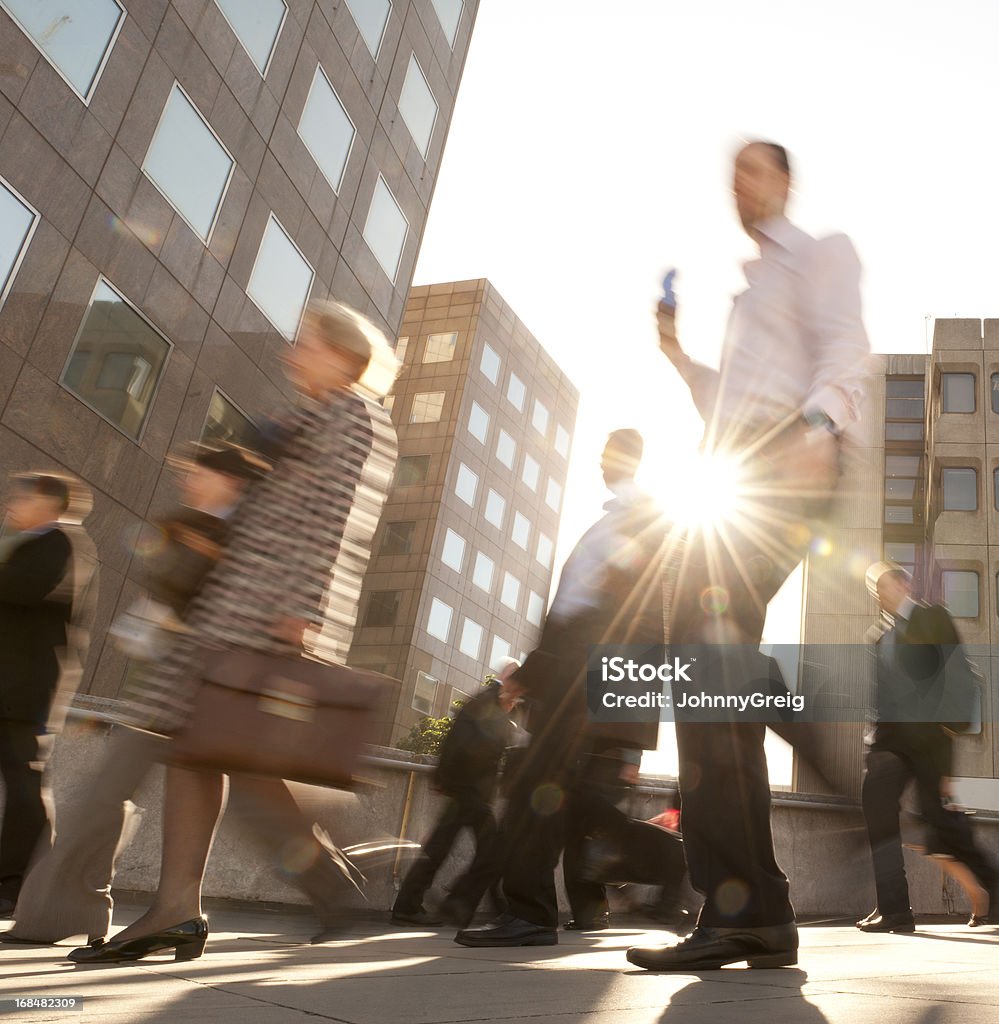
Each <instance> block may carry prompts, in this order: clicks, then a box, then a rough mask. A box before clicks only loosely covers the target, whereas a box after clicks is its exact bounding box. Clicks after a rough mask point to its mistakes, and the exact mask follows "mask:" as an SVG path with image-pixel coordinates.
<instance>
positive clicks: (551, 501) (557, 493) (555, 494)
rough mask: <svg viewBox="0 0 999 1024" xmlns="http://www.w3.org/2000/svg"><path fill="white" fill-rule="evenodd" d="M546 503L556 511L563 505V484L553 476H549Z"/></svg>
mask: <svg viewBox="0 0 999 1024" xmlns="http://www.w3.org/2000/svg"><path fill="white" fill-rule="evenodd" d="M545 504H546V505H547V506H548V507H549V508H550V509H552V511H554V512H557V511H558V510H559V508H560V507H561V505H562V485H561V484H560V483H559V482H558V481H557V480H555V479H554V478H552V477H549V478H548V486H547V487H546V488H545Z"/></svg>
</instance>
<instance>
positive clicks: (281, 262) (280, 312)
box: [246, 213, 316, 342]
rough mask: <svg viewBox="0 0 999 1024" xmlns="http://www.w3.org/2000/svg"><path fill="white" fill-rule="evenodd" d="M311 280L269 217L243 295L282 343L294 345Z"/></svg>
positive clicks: (288, 239) (307, 269)
mask: <svg viewBox="0 0 999 1024" xmlns="http://www.w3.org/2000/svg"><path fill="white" fill-rule="evenodd" d="M315 276H316V275H315V271H313V269H312V265H311V264H310V263H309V261H308V260H307V259H306V258H305V257H304V256H303V255H302V254H301V252H300V251H299V249H298V246H297V245H295V243H294V242H293V241H292V240H291V237H290V236H289V234H288V232H287V231H285V229H284V228H283V227H282V226H281V223H280V221H279V220H278V219H277V217H275V216H274V214H273V213H272V214H271V215H270V216H269V217H268V218H267V226H266V227H265V228H264V236H263V238H261V239H260V248H259V249H258V250H257V258H256V260H255V261H254V263H253V271H252V272H251V274H250V283H249V284H248V285H247V286H246V294H247V295H249V297H250V298H251V299H252V300H253V304H254V305H255V306H256V307H257V309H259V310H260V312H261V313H263V314H264V316H265V317H267V319H268V320H270V322H271V323H272V324H273V325H274V326H275V327H276V328H277V329H278V331H280V333H281V335H282V337H284V338H285V340H286V341H291V342H294V340H295V337H296V336H297V334H298V326H299V324H300V323H301V322H302V314H303V313H304V312H305V306H306V303H307V302H308V301H309V293H310V292H311V291H312V282H313V279H314V278H315Z"/></svg>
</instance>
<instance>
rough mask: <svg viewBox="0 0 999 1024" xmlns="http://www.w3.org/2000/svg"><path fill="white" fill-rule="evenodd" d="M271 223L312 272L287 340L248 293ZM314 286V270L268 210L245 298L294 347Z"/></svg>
mask: <svg viewBox="0 0 999 1024" xmlns="http://www.w3.org/2000/svg"><path fill="white" fill-rule="evenodd" d="M271 221H273V222H274V223H275V224H276V225H277V227H278V230H279V231H280V232H281V233H282V234H283V235H284V236H285V238H287V239H288V241H289V242H291V245H292V248H293V249H294V250H295V251H296V252H297V253H298V255H299V256H301V257H302V261H303V262H304V263H305V265H306V266H307V267H308V268H309V270H310V271H312V277H311V279H310V280H309V288H308V291H306V293H305V301H304V302H303V303H302V309H301V312H300V313H299V314H298V324H297V326H296V327H295V336H294V337H293V338H289V337H288V335H286V334H285V333H284V331H283V330H282V329H281V328H280V327H278V325H277V324H276V323H274V321H273V320H272V319H271V318H270V316H269V314H268V313H267V312H266V311H265V310H264V309H263V307H262V306H261V305H260V303H259V302H257V300H256V299H255V298H254V297H253V295H252V294H251V293H250V285H251V283H252V282H253V274H254V272H255V271H256V269H257V260H258V259H259V258H260V250H261V249H262V248H263V246H264V239H265V238H266V237H267V229H268V227H270V224H271ZM315 284H316V268H315V267H314V266H313V265H312V264H311V263H310V262H309V261H308V260H307V259H306V258H305V253H304V252H302V250H301V249H299V247H298V243H297V242H296V241H295V239H294V238H292V237H291V235H290V234H288V232H287V231H286V230H285V226H284V225H283V224H282V223H281V221H279V220H278V217H277V214H276V213H275V212H274V211H273V210H269V211H268V213H267V223H266V224H264V230H263V232H261V235H260V242H259V243H258V244H257V254H256V256H254V257H253V266H252V267H251V268H250V276H249V277H248V278H247V281H246V297H247V298H248V299H249V300H250V302H252V303H253V305H254V306H255V307H256V308H257V309H258V310H260V314H261V316H263V318H264V319H265V320H266V321H267V322H268V323H269V324H270V325H271V327H273V328H274V330H275V331H277V332H278V334H279V335H280V336H281V337H282V338H284V340H285V341H286V342H287V343H288V344H289V345H291V346H294V345H295V343H296V342H297V341H298V333H299V331H301V329H302V320H303V319H304V318H305V311H306V309H308V306H309V299H311V298H312V289H313V288H314V287H315Z"/></svg>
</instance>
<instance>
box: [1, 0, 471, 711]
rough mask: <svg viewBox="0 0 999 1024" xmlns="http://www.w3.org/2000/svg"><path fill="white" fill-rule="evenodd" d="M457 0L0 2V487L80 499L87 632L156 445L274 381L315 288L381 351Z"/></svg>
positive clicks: (442, 104) (113, 683) (253, 401)
mask: <svg viewBox="0 0 999 1024" xmlns="http://www.w3.org/2000/svg"><path fill="white" fill-rule="evenodd" d="M477 6H478V4H477V2H476V0H394V2H392V0H343V2H342V3H333V2H327V0H322V2H316V0H174V2H166V0H72V2H70V0H64V2H63V0H52V2H46V3H44V4H42V3H38V2H36V0H0V93H2V98H0V136H2V138H0V304H2V305H0V473H6V472H9V471H11V470H23V469H25V468H29V467H30V468H52V469H58V468H64V469H67V470H69V471H71V472H73V473H76V474H77V475H79V476H80V477H82V478H83V479H84V480H85V481H86V482H87V483H88V484H90V486H91V487H92V488H93V489H94V493H95V510H94V514H93V515H92V517H91V518H90V520H89V523H88V525H89V527H90V528H91V530H92V532H93V533H94V535H95V539H96V541H97V544H98V548H99V551H100V555H101V558H102V561H103V575H102V591H101V609H100V619H99V628H98V633H97V636H96V638H95V639H96V641H97V642H96V644H95V647H96V649H95V650H94V652H93V654H94V656H93V657H92V658H91V665H92V667H93V666H96V671H95V672H92V673H91V677H90V678H89V679H88V680H87V682H86V683H85V686H87V687H89V689H90V691H91V693H93V694H98V695H110V696H113V695H114V694H115V693H117V692H118V689H119V686H120V683H121V679H122V674H123V670H124V659H123V658H121V657H120V656H119V655H118V654H117V653H116V652H115V651H114V650H113V648H112V646H111V645H110V644H105V643H104V632H105V629H106V626H107V624H108V622H109V621H110V619H111V617H112V615H113V613H114V611H115V609H116V608H117V607H119V606H120V605H122V604H127V603H129V602H130V601H131V600H133V599H134V596H135V594H136V589H137V588H136V584H135V583H134V582H133V580H132V573H133V563H132V555H131V550H130V547H129V545H128V544H127V543H124V542H123V541H124V540H125V539H127V538H128V537H130V536H132V535H133V534H134V533H135V532H136V531H137V528H138V526H139V525H140V524H141V522H142V520H144V519H147V518H151V517H154V516H155V515H156V514H157V513H159V512H162V511H163V510H164V508H165V507H166V502H167V501H169V496H170V493H171V488H170V486H169V481H168V480H167V479H166V475H165V474H164V473H163V466H164V457H165V456H166V455H167V453H168V452H169V451H170V450H171V449H172V448H174V447H175V446H176V445H178V444H179V443H181V442H184V441H186V440H190V439H196V438H198V437H199V435H202V434H205V433H206V434H207V435H208V436H212V437H218V436H225V437H237V438H238V437H239V436H240V434H241V432H242V431H243V430H244V429H245V428H246V425H247V420H248V419H251V420H252V419H255V418H257V417H260V416H264V415H266V414H268V413H270V412H271V411H272V410H275V409H276V407H277V406H278V404H279V401H280V399H281V397H282V395H283V394H286V393H287V392H288V387H287V385H286V384H285V382H284V379H283V376H282V373H281V364H280V359H281V356H282V354H283V353H284V352H285V351H286V349H287V347H288V346H289V345H293V344H294V343H295V338H296V333H297V331H298V327H299V322H300V319H301V315H302V311H303V309H304V307H305V304H306V302H307V301H308V299H309V298H310V297H311V296H315V297H319V298H325V297H327V296H332V297H334V298H336V299H340V300H344V301H346V302H349V303H351V304H352V305H354V306H355V307H357V308H359V309H360V310H361V311H363V312H365V313H367V314H368V315H369V316H370V317H371V318H372V319H373V320H375V321H376V322H377V323H378V324H379V325H380V326H381V327H383V328H384V329H385V330H386V332H387V333H388V334H389V336H390V337H395V336H397V334H398V331H399V325H400V323H401V321H402V314H403V308H404V305H405V301H406V295H407V293H408V291H409V285H410V282H411V279H412V273H413V266H414V264H415V261H416V255H417V250H418V248H419V244H420V238H421V235H422V232H423V227H424V222H425V219H426V215H427V208H428V206H429V203H430V200H431V196H432V194H433V190H434V184H435V181H436V178H437V173H438V170H439V168H440V162H441V155H442V152H443V149H444V142H445V138H446V136H447V132H448V126H449V123H450V119H451V113H452V109H453V106H454V100H455V94H456V92H457V89H458V85H459V82H460V79H461V74H462V69H463V66H464V62H465V56H466V53H467V50H468V44H469V38H470V35H471V32H472V25H473V22H474V20H475V15H476V9H477Z"/></svg>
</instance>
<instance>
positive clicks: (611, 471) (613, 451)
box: [600, 429, 645, 487]
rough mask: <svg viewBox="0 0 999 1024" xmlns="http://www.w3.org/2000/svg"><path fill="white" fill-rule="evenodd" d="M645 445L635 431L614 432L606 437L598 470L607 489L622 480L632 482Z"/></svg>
mask: <svg viewBox="0 0 999 1024" xmlns="http://www.w3.org/2000/svg"><path fill="white" fill-rule="evenodd" d="M644 449H645V444H644V442H643V441H642V435H641V434H640V433H639V432H638V431H637V430H631V429H625V430H615V431H613V432H612V433H611V434H609V435H608V437H607V443H606V444H605V445H604V452H603V455H601V457H600V469H601V471H602V472H603V475H604V483H605V484H606V485H607V486H608V487H613V486H614V484H616V483H620V481H622V480H633V479H634V478H635V474H636V473H637V472H638V467H639V465H640V464H641V462H642V452H643V451H644Z"/></svg>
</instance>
